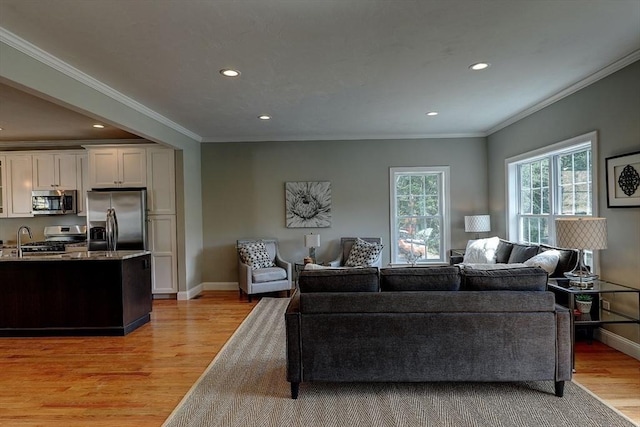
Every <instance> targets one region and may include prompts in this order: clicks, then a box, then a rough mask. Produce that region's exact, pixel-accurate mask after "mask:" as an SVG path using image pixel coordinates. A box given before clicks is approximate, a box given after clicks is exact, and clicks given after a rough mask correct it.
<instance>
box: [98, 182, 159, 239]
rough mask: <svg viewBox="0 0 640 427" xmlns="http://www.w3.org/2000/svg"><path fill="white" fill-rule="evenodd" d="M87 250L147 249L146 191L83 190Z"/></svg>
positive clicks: (133, 189)
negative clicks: (85, 210) (85, 201)
mask: <svg viewBox="0 0 640 427" xmlns="http://www.w3.org/2000/svg"><path fill="white" fill-rule="evenodd" d="M87 230H88V231H87V234H88V236H87V244H88V246H89V250H90V251H113V250H135V249H144V250H146V249H147V247H148V246H147V190H146V189H144V188H142V189H140V188H123V189H105V190H100V189H95V190H92V191H87Z"/></svg>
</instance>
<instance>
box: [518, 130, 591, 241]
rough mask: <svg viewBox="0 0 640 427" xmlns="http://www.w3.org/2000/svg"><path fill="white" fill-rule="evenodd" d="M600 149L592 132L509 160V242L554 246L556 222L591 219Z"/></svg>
mask: <svg viewBox="0 0 640 427" xmlns="http://www.w3.org/2000/svg"><path fill="white" fill-rule="evenodd" d="M596 144H597V136H596V133H595V132H591V133H589V134H586V135H582V136H579V137H576V138H572V139H570V140H568V141H563V142H560V143H558V144H554V145H552V146H550V147H547V148H545V149H542V150H537V151H535V152H532V153H526V154H523V155H521V156H518V157H515V158H511V159H507V160H506V163H507V182H508V221H509V223H508V228H507V229H508V232H509V235H508V238H509V239H511V240H517V241H520V242H524V243H535V244H540V243H544V244H550V245H553V244H555V219H556V218H557V217H560V216H591V215H593V212H595V211H596V209H595V205H596V202H597V200H598V198H597V195H596V187H597V186H594V185H593V177H594V176H596V171H595V170H594V169H595V168H594V165H595V164H597V163H596V162H594V159H593V157H594V153H596V152H597V150H596V148H597V146H596Z"/></svg>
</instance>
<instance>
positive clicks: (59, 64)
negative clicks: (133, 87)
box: [0, 27, 202, 142]
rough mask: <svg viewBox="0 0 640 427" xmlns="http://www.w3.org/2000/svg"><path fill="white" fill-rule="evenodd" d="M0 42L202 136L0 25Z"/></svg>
mask: <svg viewBox="0 0 640 427" xmlns="http://www.w3.org/2000/svg"><path fill="white" fill-rule="evenodd" d="M0 42H2V43H4V44H6V45H7V46H10V47H12V48H14V49H16V50H18V51H19V52H22V53H24V54H25V55H28V56H30V57H31V58H33V59H35V60H36V61H38V62H41V63H43V64H44V65H46V66H48V67H51V68H53V69H54V70H57V71H59V72H61V73H62V74H64V75H66V76H68V77H70V78H72V79H74V80H76V81H77V82H79V83H81V84H83V85H85V86H88V87H90V88H92V89H94V90H96V91H98V92H99V93H101V94H103V95H105V96H108V97H109V98H112V99H114V100H115V101H117V102H119V103H121V104H124V105H126V106H127V107H129V108H132V109H133V110H135V111H137V112H139V113H140V114H144V115H145V116H147V117H149V118H151V119H153V120H155V121H157V122H159V123H161V124H163V125H165V126H167V127H169V128H171V129H173V130H175V131H176V132H179V133H181V134H183V135H185V136H187V137H189V138H191V139H193V140H195V141H197V142H201V141H202V138H201V137H200V135H197V134H196V133H194V132H192V131H190V130H189V129H187V128H185V127H183V126H180V125H179V124H178V123H176V122H174V121H172V120H170V119H168V118H166V117H165V116H163V115H161V114H159V113H157V112H155V111H153V110H152V109H150V108H148V107H146V106H144V105H143V104H141V103H139V102H138V101H135V100H134V99H132V98H129V97H128V96H126V95H124V94H123V93H121V92H118V91H117V90H115V89H113V88H112V87H110V86H107V85H106V84H104V83H102V82H100V81H99V80H97V79H94V78H93V77H91V76H90V75H88V74H85V73H83V72H82V71H80V70H78V69H77V68H75V67H72V66H71V65H69V64H67V63H66V62H64V61H62V60H60V59H59V58H57V57H55V56H53V55H51V54H50V53H48V52H46V51H44V50H42V49H40V48H39V47H37V46H36V45H34V44H32V43H29V42H28V41H26V40H24V39H22V38H20V37H18V36H17V35H15V34H13V33H12V32H10V31H8V30H6V29H5V28H3V27H0Z"/></svg>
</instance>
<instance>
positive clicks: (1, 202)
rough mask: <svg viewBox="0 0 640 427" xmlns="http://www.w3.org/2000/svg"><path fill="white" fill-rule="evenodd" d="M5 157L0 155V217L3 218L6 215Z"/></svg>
mask: <svg viewBox="0 0 640 427" xmlns="http://www.w3.org/2000/svg"><path fill="white" fill-rule="evenodd" d="M6 161H7V160H6V158H5V157H4V156H0V218H4V217H6V216H7V209H6V206H5V203H6V200H7V194H6V191H7V187H6V183H7V177H6V176H5V175H6V174H5V172H6V168H5V164H6Z"/></svg>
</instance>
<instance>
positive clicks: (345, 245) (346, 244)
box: [329, 237, 382, 268]
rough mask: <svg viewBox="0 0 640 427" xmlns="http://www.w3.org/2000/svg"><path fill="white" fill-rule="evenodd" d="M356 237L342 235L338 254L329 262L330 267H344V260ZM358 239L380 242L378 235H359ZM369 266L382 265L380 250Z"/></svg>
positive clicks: (347, 256) (345, 260)
mask: <svg viewBox="0 0 640 427" xmlns="http://www.w3.org/2000/svg"><path fill="white" fill-rule="evenodd" d="M356 239H357V237H343V238H341V239H340V254H339V255H338V257H337V258H336V259H334V260H333V261H331V262H330V263H329V265H330V266H331V267H344V264H345V262H347V259H349V253H351V248H352V247H353V244H354V243H355V242H356ZM360 239H362V240H364V241H365V242H369V243H380V238H379V237H360ZM371 267H378V268H380V267H382V252H380V254H378V258H376V260H375V261H374V262H373V263H372V264H371Z"/></svg>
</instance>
